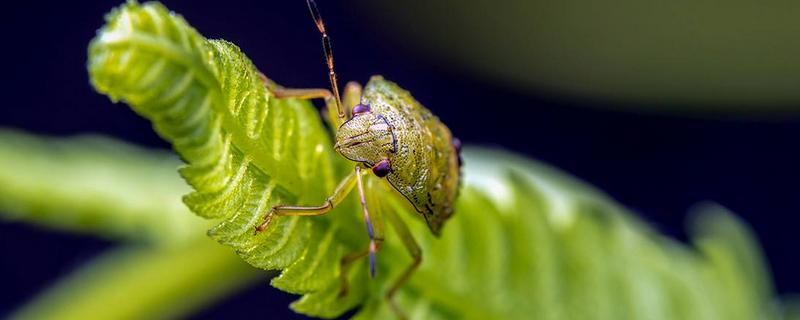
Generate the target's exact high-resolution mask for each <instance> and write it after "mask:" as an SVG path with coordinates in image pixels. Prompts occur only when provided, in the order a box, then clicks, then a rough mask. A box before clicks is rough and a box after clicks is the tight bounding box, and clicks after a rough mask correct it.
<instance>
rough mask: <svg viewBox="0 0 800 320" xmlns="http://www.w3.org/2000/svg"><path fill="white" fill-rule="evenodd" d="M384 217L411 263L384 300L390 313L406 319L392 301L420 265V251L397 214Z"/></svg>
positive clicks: (388, 213)
mask: <svg viewBox="0 0 800 320" xmlns="http://www.w3.org/2000/svg"><path fill="white" fill-rule="evenodd" d="M386 217H387V218H388V219H389V223H391V224H392V226H393V227H394V230H395V232H397V234H398V236H400V240H402V241H403V246H405V247H406V250H408V253H409V254H410V255H411V259H412V261H411V264H410V265H409V266H408V267H406V270H405V271H404V272H403V274H402V275H400V277H398V278H397V280H395V282H394V284H392V286H391V287H390V288H389V291H386V296H385V298H386V301H388V302H389V306H390V307H391V308H392V311H394V313H395V314H397V317H398V318H400V319H407V317H406V315H405V313H403V310H401V309H400V307H399V306H398V305H397V303H396V302H395V301H394V296H395V294H396V293H397V290H398V289H400V288H401V287H402V286H403V285H404V284H405V283H406V282H408V279H409V278H410V277H411V275H412V274H413V273H414V271H416V270H417V268H418V267H419V265H420V263H422V249H421V248H420V247H419V244H417V241H416V240H414V236H413V235H411V231H410V230H408V226H407V225H406V223H405V222H403V220H402V219H400V217H398V216H397V214H395V213H394V212H391V211H387V212H386Z"/></svg>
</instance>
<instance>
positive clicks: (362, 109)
mask: <svg viewBox="0 0 800 320" xmlns="http://www.w3.org/2000/svg"><path fill="white" fill-rule="evenodd" d="M366 112H369V106H368V105H363V104H360V103H359V104H357V105H356V106H355V107H353V115H354V116H355V115H359V114H362V113H366Z"/></svg>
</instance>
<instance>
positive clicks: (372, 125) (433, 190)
mask: <svg viewBox="0 0 800 320" xmlns="http://www.w3.org/2000/svg"><path fill="white" fill-rule="evenodd" d="M307 3H308V8H309V10H310V11H311V15H312V17H313V18H314V22H315V23H316V25H317V28H318V29H319V31H320V33H321V34H322V39H323V48H324V52H325V58H326V60H327V64H328V70H329V75H330V82H331V90H328V89H287V88H281V87H278V86H275V85H274V84H273V83H272V82H271V81H270V80H269V79H267V78H266V77H264V80H265V83H266V85H267V86H268V87H269V89H270V91H271V92H272V93H273V94H274V95H275V96H276V97H277V98H301V99H315V98H323V99H325V101H326V106H327V108H328V110H329V112H328V118H329V119H328V120H329V122H331V123H332V125H333V126H334V127H335V128H336V136H335V138H336V145H335V149H336V151H337V152H338V153H339V154H340V155H342V156H343V157H345V158H347V159H349V160H351V161H354V162H356V163H357V164H356V166H355V170H354V171H353V172H352V173H350V174H349V175H348V176H347V177H346V178H344V180H342V182H341V183H339V185H338V187H337V188H336V190H334V192H333V194H332V195H331V196H330V197H328V199H327V200H326V201H325V202H324V204H322V205H320V206H314V207H299V206H290V205H278V206H275V207H273V208H272V210H270V212H269V213H267V215H266V216H265V218H264V222H263V223H262V224H261V225H259V226H258V227H257V229H256V230H257V232H260V231H263V230H265V229H266V228H268V226H269V223H270V221H271V220H272V219H273V217H274V216H315V215H322V214H326V213H328V212H330V211H331V210H333V208H334V207H336V206H337V205H338V204H339V203H341V202H342V201H343V200H344V199H345V198H346V196H347V195H348V194H349V193H350V192H351V191H352V190H353V188H354V187H356V186H357V187H358V191H359V196H360V200H361V206H362V209H363V214H364V219H365V222H366V224H367V233H368V234H369V237H370V244H369V247H368V248H366V249H364V250H363V251H358V252H354V253H352V254H349V255H347V256H345V257H344V259H342V268H341V270H342V271H341V272H342V275H341V278H342V291H341V294H346V292H347V281H346V276H347V275H346V273H347V270H348V267H349V266H350V264H352V263H353V262H354V261H356V260H358V259H360V258H362V257H364V256H366V255H369V257H370V274H371V275H372V276H374V274H375V253H376V252H377V250H378V249H380V245H381V242H382V240H383V231H382V230H380V224H378V225H375V227H373V224H372V220H371V219H370V215H369V211H368V210H367V206H366V201H365V197H364V187H363V184H362V179H361V176H362V175H363V174H365V173H367V172H368V171H367V170H366V169H371V171H372V173H373V174H375V175H376V176H378V177H380V178H385V179H386V181H388V183H389V184H390V185H391V186H392V187H393V188H394V189H395V190H397V191H398V192H399V193H400V194H402V195H403V196H404V197H405V198H406V199H408V201H409V202H410V203H411V204H412V205H413V206H414V208H415V209H416V211H417V212H418V213H419V214H420V215H421V216H422V218H424V219H425V221H426V222H427V224H428V227H429V228H430V230H431V231H432V232H433V233H434V234H436V235H439V233H440V232H441V228H442V225H443V224H444V222H445V221H447V219H448V218H450V216H451V215H452V214H453V204H454V202H455V200H456V196H457V194H458V186H459V178H460V177H459V167H460V165H461V164H460V156H459V149H460V142H459V141H458V139H455V138H453V136H452V135H451V133H450V130H449V129H448V128H447V126H445V125H444V124H443V123H442V122H441V121H439V118H437V117H436V116H435V115H433V113H431V112H430V111H429V110H428V109H426V108H425V107H424V106H422V104H420V103H419V102H417V101H416V100H415V99H414V98H413V97H412V96H411V94H410V93H409V92H408V91H406V90H403V89H402V88H400V87H399V86H397V85H396V84H395V83H393V82H391V81H388V80H385V79H383V77H381V76H373V77H372V78H371V79H370V80H369V82H368V83H367V85H366V87H364V88H363V90H362V88H361V86H360V85H358V84H357V83H354V82H350V83H348V84H347V86H346V87H345V91H344V99H340V96H339V89H338V86H337V81H336V73H335V72H334V69H333V55H332V52H331V45H330V40H329V38H328V34H327V32H326V31H325V25H324V23H323V22H322V18H321V17H320V15H319V11H318V10H317V7H316V4H315V3H314V1H313V0H307ZM362 170H363V171H362ZM386 215H387V216H388V217H387V218H388V219H387V220H388V221H389V222H390V223H392V224H394V226H395V229H396V230H397V233H398V234H399V235H400V236H401V237H402V240H403V243H404V244H405V246H406V247H407V248H408V250H409V252H410V254H411V256H412V257H413V258H414V260H413V263H412V264H411V265H410V266H409V267H408V268H407V269H406V271H405V272H404V273H403V274H402V275H401V276H400V277H399V278H398V279H397V280H396V282H395V283H394V284H393V285H392V287H391V288H390V289H389V291H388V292H387V293H386V297H387V299H388V300H389V302H390V305H391V307H392V309H393V310H394V311H395V312H396V313H397V314H398V315H400V316H401V317H403V313H402V312H401V311H400V309H399V308H398V307H397V306H396V305H395V304H394V302H393V300H392V297H393V296H394V294H395V292H396V291H397V289H398V288H400V287H401V286H402V285H403V283H404V282H405V281H407V280H408V278H409V277H410V275H411V274H412V273H413V271H414V270H415V269H416V268H417V267H418V266H419V264H420V262H421V259H422V253H421V251H420V249H419V246H418V245H417V243H416V241H415V240H414V238H413V237H412V235H411V233H410V232H409V230H408V227H407V226H405V225H404V224H403V222H402V220H401V219H398V218H397V217H395V216H393V215H394V213H386Z"/></svg>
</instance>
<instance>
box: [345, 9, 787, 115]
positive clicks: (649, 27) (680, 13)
mask: <svg viewBox="0 0 800 320" xmlns="http://www.w3.org/2000/svg"><path fill="white" fill-rule="evenodd" d="M353 7H354V8H360V9H362V10H361V12H363V16H364V17H365V21H366V23H368V24H369V25H371V26H380V27H379V28H377V27H370V28H369V30H391V32H390V33H387V34H383V36H385V37H386V39H387V40H386V41H388V42H392V43H402V44H403V46H402V47H403V48H411V50H418V51H419V52H417V53H423V54H426V55H428V56H430V57H432V58H433V59H434V60H436V61H437V62H438V64H444V65H450V66H451V67H452V68H453V70H454V71H457V72H461V73H463V72H470V73H473V74H475V75H477V76H479V77H483V78H484V79H485V82H486V83H491V84H493V85H498V84H502V85H506V86H510V87H513V88H516V89H518V90H520V91H524V92H535V93H537V94H540V95H541V94H544V95H552V96H562V97H568V98H571V99H579V100H590V101H592V103H591V105H596V106H607V107H613V108H628V109H631V110H638V111H660V112H688V113H702V114H719V113H727V114H730V113H745V114H751V115H761V116H765V115H769V114H770V113H773V114H786V113H793V114H796V112H797V111H798V108H797V106H798V102H800V90H797V84H798V83H800V42H798V41H797V40H796V37H797V34H800V23H797V16H798V13H800V3H798V2H797V1H791V0H777V1H770V2H753V1H746V0H732V1H725V2H724V3H720V2H715V1H702V0H701V1H648V0H644V1H642V0H623V1H615V2H602V1H592V0H561V1H535V0H534V1H504V2H502V3H498V2H496V1H491V0H476V1H470V2H469V3H465V2H463V1H454V0H444V1H412V2H408V3H403V5H399V4H397V3H394V2H386V1H359V2H358V4H356V5H353Z"/></svg>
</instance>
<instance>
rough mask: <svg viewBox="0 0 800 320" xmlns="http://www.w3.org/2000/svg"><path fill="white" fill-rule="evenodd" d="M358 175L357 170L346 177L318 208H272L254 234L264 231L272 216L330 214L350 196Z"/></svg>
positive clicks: (278, 206) (282, 206) (285, 206)
mask: <svg viewBox="0 0 800 320" xmlns="http://www.w3.org/2000/svg"><path fill="white" fill-rule="evenodd" d="M358 175H360V172H359V171H358V170H357V171H353V172H351V173H350V174H349V175H347V177H345V178H344V179H343V180H342V182H340V183H339V186H337V187H336V190H334V191H333V194H332V195H331V196H330V197H328V199H326V200H325V203H324V204H322V205H320V206H310V207H299V206H287V205H277V206H274V207H272V209H271V210H270V211H269V212H268V213H267V215H266V216H265V217H264V222H262V223H261V224H260V225H258V226H257V227H256V233H259V232H262V231H264V230H266V229H267V227H269V224H270V222H272V217H273V216H319V215H323V214H326V213H328V212H330V211H331V210H333V208H335V207H336V206H337V205H339V204H340V203H341V202H342V201H344V199H345V198H346V197H347V195H348V194H350V191H352V190H353V187H354V186H355V184H356V179H357V178H358Z"/></svg>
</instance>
